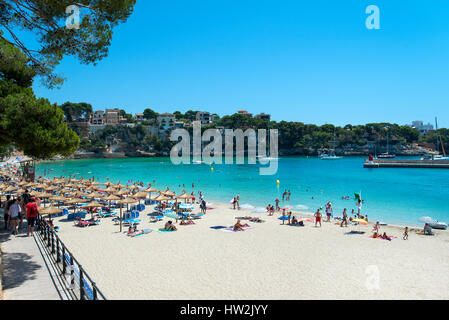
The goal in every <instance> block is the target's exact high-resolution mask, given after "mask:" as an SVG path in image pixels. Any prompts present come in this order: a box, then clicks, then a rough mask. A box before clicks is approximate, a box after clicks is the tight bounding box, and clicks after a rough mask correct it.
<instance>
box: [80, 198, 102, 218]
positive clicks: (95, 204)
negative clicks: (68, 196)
mask: <svg viewBox="0 0 449 320" xmlns="http://www.w3.org/2000/svg"><path fill="white" fill-rule="evenodd" d="M83 207H84V208H91V209H93V208H101V207H103V205H102V204H100V203H98V202H97V201H92V202H89V203H88V204H86V205H85V206H83ZM90 213H91V217H92V219H93V218H94V211H93V210H92V211H91V212H90Z"/></svg>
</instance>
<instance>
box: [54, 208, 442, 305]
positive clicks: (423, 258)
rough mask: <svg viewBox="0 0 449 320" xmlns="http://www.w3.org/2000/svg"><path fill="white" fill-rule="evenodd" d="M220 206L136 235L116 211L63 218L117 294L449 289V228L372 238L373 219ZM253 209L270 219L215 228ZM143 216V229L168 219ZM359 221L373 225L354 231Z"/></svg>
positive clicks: (101, 282) (373, 293) (353, 293)
mask: <svg viewBox="0 0 449 320" xmlns="http://www.w3.org/2000/svg"><path fill="white" fill-rule="evenodd" d="M213 207H215V209H214V210H210V211H208V213H207V215H206V216H204V217H203V219H201V220H196V225H190V226H180V225H179V224H177V227H178V231H177V232H171V233H159V232H156V231H153V232H152V233H150V234H147V235H142V236H139V237H135V238H130V237H127V236H126V234H124V233H123V234H120V233H119V226H118V225H115V224H114V223H113V222H112V220H111V218H105V219H102V223H101V225H99V226H92V227H87V228H78V227H74V224H73V222H67V221H60V222H59V221H58V220H60V219H61V218H58V219H55V224H56V225H58V226H60V227H61V230H60V231H59V236H60V237H61V239H62V240H63V241H64V242H65V243H66V245H67V246H68V248H69V249H70V250H71V251H72V252H73V254H74V255H75V257H76V258H77V259H78V260H79V261H80V263H81V264H82V265H83V267H84V268H85V269H86V270H87V272H88V273H89V275H90V276H91V277H92V278H93V280H94V281H96V283H97V285H98V286H99V288H100V290H102V292H103V293H104V294H105V295H106V297H107V298H108V299H449V272H448V271H449V257H448V252H449V250H448V249H449V232H448V231H438V230H434V231H435V233H436V235H435V236H433V237H431V236H423V235H417V234H416V233H415V232H414V231H411V232H410V234H409V240H408V241H405V240H402V232H403V230H402V228H401V229H400V228H398V227H381V231H382V232H384V231H385V232H387V234H388V235H394V236H397V237H398V238H397V239H394V240H393V241H386V240H380V239H371V238H369V235H370V233H371V229H372V226H371V225H369V226H352V227H351V226H349V227H347V228H345V227H343V228H341V227H340V226H338V225H335V224H334V222H332V223H326V222H323V223H322V224H323V226H322V228H315V227H314V223H311V222H306V226H305V227H292V226H287V225H282V221H281V220H279V219H278V217H279V214H275V215H274V216H271V217H269V216H267V214H250V211H251V210H240V211H237V210H232V208H231V207H230V205H229V204H217V203H214V204H213ZM148 208H149V206H147V209H148ZM197 211H198V210H195V212H197ZM246 215H258V216H259V217H261V218H263V219H265V220H266V222H265V223H251V222H249V224H250V225H252V226H255V229H252V230H247V231H244V232H232V233H227V232H222V231H218V230H214V229H211V228H210V227H211V226H216V225H225V226H229V225H231V224H233V223H235V219H234V217H236V216H246ZM141 216H143V220H144V221H143V222H142V223H141V224H140V225H139V228H140V229H143V228H151V229H153V230H157V229H158V228H161V227H163V225H164V223H165V222H166V221H167V219H166V218H165V219H164V221H162V222H157V223H150V222H149V217H147V216H146V214H141ZM297 216H300V215H299V214H297ZM302 216H304V215H302ZM350 230H361V231H365V232H366V233H365V234H364V235H346V234H345V232H348V231H350ZM124 231H125V228H124ZM373 266H374V267H373ZM367 268H368V269H367ZM375 268H377V269H378V271H379V277H378V279H379V281H378V289H376V281H375V279H376V276H375V274H373V273H372V272H373V271H372V270H374V272H375ZM370 279H374V281H371V282H370ZM367 282H368V286H367ZM370 283H371V285H369V284H370Z"/></svg>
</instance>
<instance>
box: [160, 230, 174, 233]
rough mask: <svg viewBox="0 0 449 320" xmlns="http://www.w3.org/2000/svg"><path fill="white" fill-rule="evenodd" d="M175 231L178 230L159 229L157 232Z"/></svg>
mask: <svg viewBox="0 0 449 320" xmlns="http://www.w3.org/2000/svg"><path fill="white" fill-rule="evenodd" d="M173 231H176V230H165V229H159V230H158V231H157V232H160V233H166V232H173Z"/></svg>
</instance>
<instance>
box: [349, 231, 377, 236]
mask: <svg viewBox="0 0 449 320" xmlns="http://www.w3.org/2000/svg"><path fill="white" fill-rule="evenodd" d="M364 233H365V231H356V230H351V231H349V232H345V234H364ZM371 237H372V236H371Z"/></svg>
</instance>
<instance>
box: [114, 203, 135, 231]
mask: <svg viewBox="0 0 449 320" xmlns="http://www.w3.org/2000/svg"><path fill="white" fill-rule="evenodd" d="M117 202H118V203H120V232H122V204H126V210H128V204H130V203H136V202H137V200H136V199H133V198H125V199H123V200H120V201H117Z"/></svg>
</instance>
